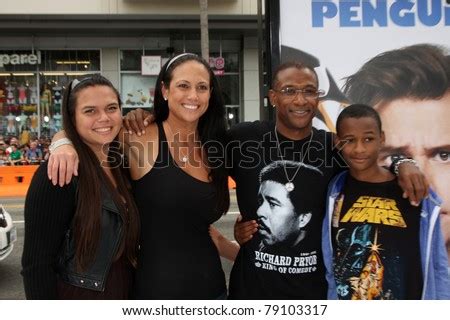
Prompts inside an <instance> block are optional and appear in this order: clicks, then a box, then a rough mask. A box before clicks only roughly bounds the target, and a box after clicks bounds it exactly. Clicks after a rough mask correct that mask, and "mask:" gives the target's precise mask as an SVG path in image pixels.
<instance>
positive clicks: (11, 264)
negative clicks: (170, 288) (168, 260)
mask: <svg viewBox="0 0 450 320" xmlns="http://www.w3.org/2000/svg"><path fill="white" fill-rule="evenodd" d="M24 202H25V198H24V197H15V198H1V197H0V204H3V206H4V207H5V209H6V211H8V212H9V213H10V214H11V216H12V219H13V221H14V224H15V226H16V227H17V241H16V242H15V244H14V249H13V251H12V253H11V254H10V255H9V256H8V257H7V258H6V259H5V260H3V261H0V300H4V299H25V293H24V290H23V283H22V277H21V275H20V270H21V261H20V260H21V256H22V250H23V236H24V218H23V207H24ZM238 211H239V210H238V208H237V203H236V195H235V192H234V191H232V192H231V206H230V210H229V212H228V213H227V214H226V215H225V216H224V217H222V218H221V219H220V220H219V221H218V222H216V223H215V227H216V228H218V229H219V230H220V232H222V233H223V234H224V235H225V236H227V237H228V238H229V239H233V225H234V221H235V220H236V218H237V215H238ZM222 265H223V269H224V272H225V275H226V278H227V283H228V279H229V274H230V271H231V267H232V262H230V261H228V260H226V259H222Z"/></svg>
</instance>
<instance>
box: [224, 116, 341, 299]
mask: <svg viewBox="0 0 450 320" xmlns="http://www.w3.org/2000/svg"><path fill="white" fill-rule="evenodd" d="M274 130H275V126H274V124H273V123H268V122H259V121H257V122H253V123H242V124H239V125H237V126H235V127H234V128H233V129H232V130H231V132H230V134H231V137H230V140H231V142H230V143H229V145H228V149H227V150H229V151H230V152H229V153H228V155H227V161H230V162H229V163H228V165H229V166H230V167H231V176H232V177H233V178H234V179H235V181H236V194H237V200H238V205H239V209H240V212H241V214H242V215H243V218H244V220H252V219H255V220H257V221H258V223H259V225H260V228H259V230H258V232H257V233H256V234H255V235H254V237H253V238H252V239H251V240H250V241H249V242H247V243H246V244H244V245H243V246H242V248H241V250H240V252H239V254H238V257H237V259H236V261H235V263H234V266H233V270H232V273H231V276H230V287H229V294H230V298H231V299H325V298H326V289H327V288H326V281H325V275H324V274H325V273H324V266H323V260H322V252H321V229H322V220H323V217H324V212H325V203H326V201H325V199H326V191H327V187H328V183H329V181H330V179H331V178H332V177H333V176H334V175H335V174H336V173H337V172H339V171H340V170H341V168H342V165H343V162H342V159H341V158H340V157H338V156H337V155H336V153H335V151H334V150H333V140H332V135H331V134H330V133H326V132H325V131H323V130H316V129H313V135H312V137H311V136H308V137H306V138H305V139H302V140H299V141H291V140H289V139H287V138H284V137H283V136H282V135H281V134H278V138H279V144H278V143H277V139H276V136H275V134H274V132H275V131H274ZM278 146H279V147H278ZM289 183H292V185H289ZM292 187H293V189H292Z"/></svg>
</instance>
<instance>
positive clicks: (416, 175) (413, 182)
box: [398, 162, 429, 206]
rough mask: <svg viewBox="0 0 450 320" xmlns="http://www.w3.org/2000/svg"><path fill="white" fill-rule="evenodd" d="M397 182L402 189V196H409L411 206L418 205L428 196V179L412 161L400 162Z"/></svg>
mask: <svg viewBox="0 0 450 320" xmlns="http://www.w3.org/2000/svg"><path fill="white" fill-rule="evenodd" d="M398 183H399V185H400V187H401V188H402V189H403V198H409V202H410V203H411V205H413V206H418V205H419V203H420V202H421V201H422V199H423V198H425V197H427V196H428V188H429V185H428V181H427V179H426V178H425V176H424V175H423V173H422V172H421V171H420V169H419V168H418V167H416V166H415V165H414V164H412V163H408V162H405V163H401V164H400V166H399V169H398Z"/></svg>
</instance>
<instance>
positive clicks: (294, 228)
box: [256, 180, 311, 247]
mask: <svg viewBox="0 0 450 320" xmlns="http://www.w3.org/2000/svg"><path fill="white" fill-rule="evenodd" d="M258 197H259V203H260V204H259V208H258V210H257V211H256V214H257V216H258V222H259V234H260V236H261V239H262V242H263V244H264V245H265V246H273V245H280V244H283V245H286V246H288V247H292V246H294V245H296V244H298V243H299V242H300V241H301V240H302V239H303V237H304V234H303V233H301V230H300V229H301V228H303V227H304V226H305V225H307V224H308V222H309V220H310V219H311V213H303V214H298V213H297V212H296V210H295V207H294V205H293V204H292V201H291V199H290V198H289V192H288V191H287V189H286V188H285V186H284V185H283V184H281V183H279V182H276V181H272V180H265V181H263V182H262V183H261V187H260V189H259V194H258Z"/></svg>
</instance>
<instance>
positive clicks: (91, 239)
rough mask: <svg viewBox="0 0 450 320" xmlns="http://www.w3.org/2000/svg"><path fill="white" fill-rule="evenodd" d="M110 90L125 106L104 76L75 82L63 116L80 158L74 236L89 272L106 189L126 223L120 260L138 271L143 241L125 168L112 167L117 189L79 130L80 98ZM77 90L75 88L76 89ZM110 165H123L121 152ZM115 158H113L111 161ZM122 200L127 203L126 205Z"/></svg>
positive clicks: (78, 255)
mask: <svg viewBox="0 0 450 320" xmlns="http://www.w3.org/2000/svg"><path fill="white" fill-rule="evenodd" d="M94 86H106V87H108V88H111V90H113V91H114V93H115V94H116V96H117V101H118V103H119V106H120V105H121V101H120V95H119V92H118V91H117V90H116V88H114V86H113V85H112V84H111V82H110V81H109V80H108V79H106V78H105V77H103V76H101V75H98V74H96V75H92V76H87V77H85V78H84V79H82V80H80V81H79V82H78V80H73V81H72V82H71V83H70V84H69V85H68V86H67V88H66V90H65V92H64V97H63V105H62V116H63V125H64V130H65V133H66V136H67V138H69V139H70V140H71V141H72V143H73V145H74V148H75V150H76V151H77V153H78V157H79V160H80V162H79V178H78V184H77V204H76V212H75V216H74V223H73V232H74V238H75V250H76V251H75V254H76V262H77V267H78V268H81V269H82V270H84V269H86V268H87V267H88V266H89V264H90V263H91V262H92V260H93V258H94V256H95V253H96V249H97V246H98V241H99V239H100V234H101V216H102V192H101V191H102V186H103V185H105V186H106V187H107V190H108V191H109V192H110V193H111V194H112V195H113V198H114V202H115V203H116V205H117V207H118V208H119V211H120V212H121V216H122V219H123V230H124V233H123V235H122V242H121V245H120V247H119V249H118V252H117V253H116V257H120V256H121V255H122V254H124V255H125V256H126V257H127V259H128V260H129V261H130V262H131V264H132V265H133V266H135V267H136V265H137V263H136V252H137V244H138V237H139V227H140V226H139V216H138V210H137V207H136V204H135V203H134V200H133V198H132V195H131V192H130V184H129V180H128V179H127V178H126V176H125V173H124V172H123V169H122V168H121V166H117V165H111V166H110V167H111V172H112V174H113V176H114V178H115V181H116V183H117V187H116V188H114V187H113V186H112V184H111V183H110V182H109V179H108V178H107V176H106V174H105V173H104V171H103V169H102V167H101V165H100V162H99V159H98V158H97V156H96V155H95V154H94V152H93V151H92V150H91V149H90V148H89V147H88V146H87V145H86V144H85V143H84V142H83V140H82V139H81V137H80V135H79V134H78V132H77V130H76V126H75V122H76V119H75V109H76V105H77V99H78V96H79V94H80V93H81V92H82V91H83V90H84V89H86V88H88V87H94ZM72 87H73V88H72ZM109 157H110V158H109V159H108V160H109V161H112V162H113V163H115V164H117V163H120V161H121V160H120V159H119V157H120V154H119V153H118V152H110V153H109ZM111 157H113V158H111ZM122 199H124V200H125V203H126V204H125V205H124V204H123V201H122Z"/></svg>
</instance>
